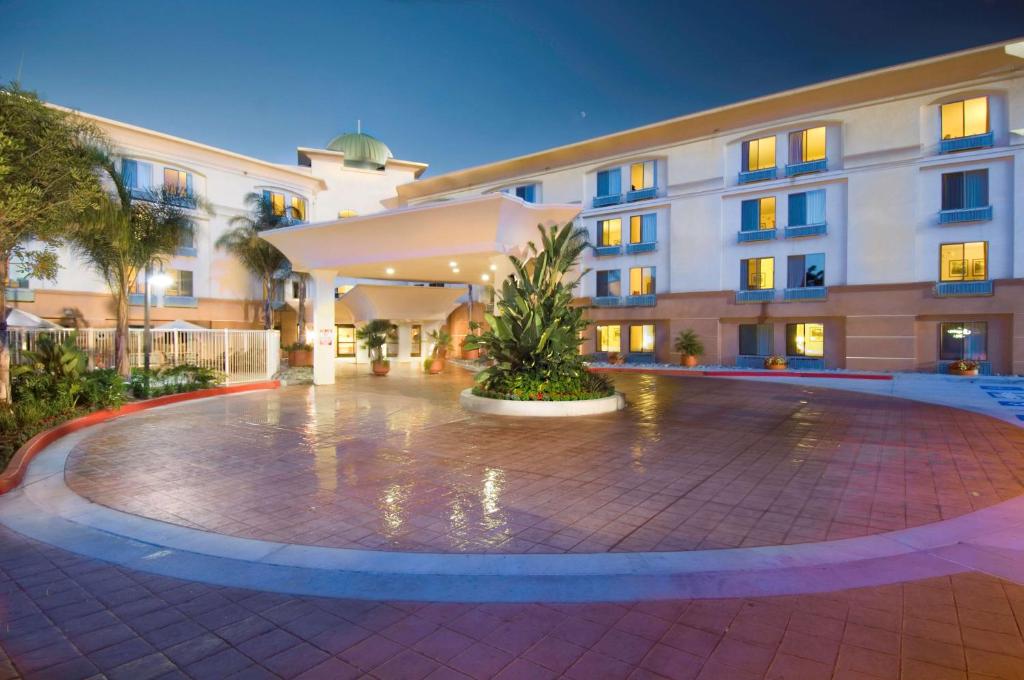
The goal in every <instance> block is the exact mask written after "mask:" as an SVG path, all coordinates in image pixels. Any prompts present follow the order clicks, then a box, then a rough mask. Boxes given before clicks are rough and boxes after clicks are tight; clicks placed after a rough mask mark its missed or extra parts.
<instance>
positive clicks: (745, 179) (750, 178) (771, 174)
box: [736, 168, 778, 184]
mask: <svg viewBox="0 0 1024 680" xmlns="http://www.w3.org/2000/svg"><path fill="white" fill-rule="evenodd" d="M777 176H778V168H764V169H763V170H741V171H740V174H739V177H737V179H736V181H737V182H739V183H740V184H749V183H750V182H763V181H764V180H766V179H775V178H776V177H777Z"/></svg>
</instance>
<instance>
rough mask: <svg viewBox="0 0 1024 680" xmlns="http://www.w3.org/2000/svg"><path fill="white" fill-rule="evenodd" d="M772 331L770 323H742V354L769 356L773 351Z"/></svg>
mask: <svg viewBox="0 0 1024 680" xmlns="http://www.w3.org/2000/svg"><path fill="white" fill-rule="evenodd" d="M772 333H773V329H772V325H771V324H770V323H741V324H740V354H746V355H749V356H758V357H766V356H769V355H770V354H771V353H772Z"/></svg>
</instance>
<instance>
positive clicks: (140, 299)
mask: <svg viewBox="0 0 1024 680" xmlns="http://www.w3.org/2000/svg"><path fill="white" fill-rule="evenodd" d="M149 297H150V300H149V301H150V303H152V302H153V296H152V295H150V296H149ZM145 302H146V296H145V295H144V294H142V293H129V294H128V304H129V305H132V306H136V305H139V306H141V305H143V304H145Z"/></svg>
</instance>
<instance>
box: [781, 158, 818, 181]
mask: <svg viewBox="0 0 1024 680" xmlns="http://www.w3.org/2000/svg"><path fill="white" fill-rule="evenodd" d="M826 169H828V160H827V159H824V158H819V159H818V160H816V161H804V162H803V163H790V164H789V165H787V166H786V177H796V176H797V175H806V174H807V173H810V172H824V171H825V170H826Z"/></svg>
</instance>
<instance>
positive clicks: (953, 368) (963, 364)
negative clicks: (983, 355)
mask: <svg viewBox="0 0 1024 680" xmlns="http://www.w3.org/2000/svg"><path fill="white" fill-rule="evenodd" d="M979 366H980V364H979V363H978V362H977V361H973V360H971V359H957V360H956V361H954V362H953V363H951V364H950V365H949V374H950V375H978V368H979Z"/></svg>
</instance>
